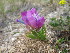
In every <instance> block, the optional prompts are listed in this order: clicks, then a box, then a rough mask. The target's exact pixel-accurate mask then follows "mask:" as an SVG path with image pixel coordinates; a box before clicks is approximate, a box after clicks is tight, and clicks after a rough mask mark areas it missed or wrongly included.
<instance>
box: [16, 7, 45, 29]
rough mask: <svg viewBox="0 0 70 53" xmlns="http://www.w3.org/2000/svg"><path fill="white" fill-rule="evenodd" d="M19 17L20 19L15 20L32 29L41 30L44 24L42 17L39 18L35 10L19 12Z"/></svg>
mask: <svg viewBox="0 0 70 53" xmlns="http://www.w3.org/2000/svg"><path fill="white" fill-rule="evenodd" d="M21 16H22V17H21V18H20V19H17V21H18V22H20V23H24V24H25V25H26V26H30V27H31V28H33V29H39V28H41V27H42V26H43V24H44V22H45V19H44V17H40V16H39V15H38V13H37V12H36V9H35V8H32V9H31V10H28V11H24V12H21Z"/></svg>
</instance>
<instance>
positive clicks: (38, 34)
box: [27, 26, 46, 40]
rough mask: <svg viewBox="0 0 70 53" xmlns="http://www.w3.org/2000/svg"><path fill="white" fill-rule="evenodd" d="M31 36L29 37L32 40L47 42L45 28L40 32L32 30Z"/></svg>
mask: <svg viewBox="0 0 70 53" xmlns="http://www.w3.org/2000/svg"><path fill="white" fill-rule="evenodd" d="M31 32H32V33H31V34H28V35H27V37H29V38H32V39H39V40H46V34H45V33H46V28H45V26H43V27H42V28H41V29H40V30H39V31H36V30H32V31H31Z"/></svg>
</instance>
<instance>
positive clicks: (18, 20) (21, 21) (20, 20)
mask: <svg viewBox="0 0 70 53" xmlns="http://www.w3.org/2000/svg"><path fill="white" fill-rule="evenodd" d="M16 21H17V22H20V23H23V24H24V21H23V20H22V18H20V19H17V20H16Z"/></svg>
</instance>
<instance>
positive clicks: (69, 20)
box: [49, 16, 70, 30]
mask: <svg viewBox="0 0 70 53" xmlns="http://www.w3.org/2000/svg"><path fill="white" fill-rule="evenodd" d="M50 20H51V22H50V23H49V25H50V26H52V27H53V28H55V27H56V28H57V30H69V28H70V17H69V16H67V17H60V19H56V18H51V19H50ZM65 27H68V28H65Z"/></svg>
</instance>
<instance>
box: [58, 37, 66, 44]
mask: <svg viewBox="0 0 70 53" xmlns="http://www.w3.org/2000/svg"><path fill="white" fill-rule="evenodd" d="M65 41H66V40H65V39H64V38H60V39H58V40H57V43H63V42H65Z"/></svg>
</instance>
